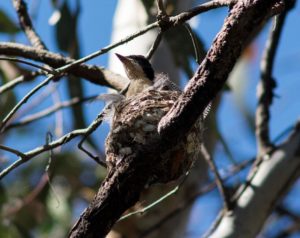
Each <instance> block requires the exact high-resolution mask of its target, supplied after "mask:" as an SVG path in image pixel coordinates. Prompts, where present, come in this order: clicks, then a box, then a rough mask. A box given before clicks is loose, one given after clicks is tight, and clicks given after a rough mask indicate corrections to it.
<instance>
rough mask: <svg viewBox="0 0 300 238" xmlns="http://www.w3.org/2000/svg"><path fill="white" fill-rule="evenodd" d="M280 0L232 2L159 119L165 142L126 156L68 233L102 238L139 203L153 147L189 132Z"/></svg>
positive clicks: (163, 144) (161, 145)
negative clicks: (201, 57)
mask: <svg viewBox="0 0 300 238" xmlns="http://www.w3.org/2000/svg"><path fill="white" fill-rule="evenodd" d="M276 3H278V1H274V0H273V1H267V0H256V1H238V2H237V4H236V5H234V6H233V8H232V9H231V11H230V13H229V16H228V17H227V18H226V20H225V23H224V26H223V27H222V29H221V31H220V32H219V34H218V35H217V37H216V39H215V40H214V42H213V45H212V46H211V48H210V50H209V52H208V54H207V55H206V58H205V59H204V61H203V62H202V64H201V65H200V67H199V68H198V69H197V72H196V73H195V76H194V77H193V79H192V80H191V81H190V83H189V84H188V86H187V87H186V89H185V91H184V93H183V94H182V96H181V97H180V98H179V99H178V101H177V103H175V105H174V107H173V109H171V110H170V111H169V113H168V114H167V115H166V116H165V117H164V118H163V120H162V121H161V123H160V133H161V135H162V140H161V143H159V144H151V142H149V144H148V145H147V148H143V150H141V151H139V152H137V153H136V156H134V157H130V158H126V159H125V160H122V161H121V162H120V164H119V166H118V168H117V169H116V170H115V171H111V172H110V173H109V175H108V176H107V177H106V179H105V181H104V183H102V185H101V187H100V189H99V191H98V194H97V195H96V197H95V198H94V200H93V202H92V203H91V204H90V205H89V207H88V208H87V209H86V211H85V212H84V213H83V214H82V216H81V218H80V219H79V221H78V222H77V224H76V225H75V226H74V228H73V229H72V231H71V233H70V237H104V236H105V235H106V234H107V232H108V231H109V230H110V229H111V227H112V226H113V224H114V223H115V222H116V221H117V220H118V218H119V217H120V215H121V214H122V213H123V212H124V211H125V210H127V209H128V208H129V207H130V206H132V205H133V204H135V203H136V202H137V201H138V199H139V196H140V194H141V192H142V191H143V190H144V187H145V185H146V182H147V181H148V178H149V177H150V176H151V171H152V169H153V166H155V164H159V163H157V161H155V159H154V160H153V157H151V155H152V153H153V151H155V153H160V152H163V151H165V150H166V149H168V147H169V146H171V145H172V144H174V143H176V142H177V141H178V140H179V139H180V136H179V135H181V136H183V135H184V134H185V133H187V131H188V130H189V129H190V128H191V126H192V125H193V123H194V122H195V121H196V120H197V118H198V117H199V116H200V115H201V113H203V111H204V109H205V108H206V107H207V105H208V104H209V102H210V101H211V100H212V99H213V98H214V97H215V96H216V95H217V93H218V92H219V91H220V90H221V89H222V87H223V86H224V83H225V81H226V79H227V76H228V74H229V73H230V71H231V69H232V68H233V66H234V64H235V62H236V60H237V59H238V57H239V56H240V54H241V51H242V49H243V48H244V46H245V44H246V43H247V40H248V38H249V37H251V35H252V34H253V33H254V32H255V30H256V28H257V27H258V26H259V25H260V24H261V23H262V22H263V21H264V20H266V18H267V17H269V16H270V15H271V13H272V7H274V5H275V4H276ZM151 152H152V153H151ZM141 161H143V162H141Z"/></svg>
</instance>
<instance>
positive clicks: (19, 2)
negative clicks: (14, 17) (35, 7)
mask: <svg viewBox="0 0 300 238" xmlns="http://www.w3.org/2000/svg"><path fill="white" fill-rule="evenodd" d="M13 5H14V7H15V9H16V12H17V14H18V17H19V22H20V26H21V28H22V29H23V31H24V32H25V34H26V36H27V38H28V39H29V41H30V43H31V44H32V45H33V46H34V47H35V48H37V49H40V50H47V47H46V45H45V44H44V42H43V41H42V40H41V38H40V37H39V35H38V34H37V33H36V31H35V30H34V27H33V25H32V22H31V19H30V16H29V14H28V12H27V5H26V3H25V2H24V1H23V0H13Z"/></svg>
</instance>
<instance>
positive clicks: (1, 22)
mask: <svg viewBox="0 0 300 238" xmlns="http://www.w3.org/2000/svg"><path fill="white" fill-rule="evenodd" d="M19 31H20V28H19V27H18V26H17V25H16V24H15V23H14V22H13V20H12V19H10V17H9V16H8V15H6V13H5V12H4V11H2V10H0V32H3V33H7V34H16V33H18V32H19Z"/></svg>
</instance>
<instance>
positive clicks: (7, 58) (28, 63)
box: [0, 57, 56, 74]
mask: <svg viewBox="0 0 300 238" xmlns="http://www.w3.org/2000/svg"><path fill="white" fill-rule="evenodd" d="M0 60H8V61H13V62H18V63H22V64H27V65H30V66H32V67H35V68H37V69H40V70H42V71H44V73H46V74H55V73H56V72H55V69H52V68H46V67H43V66H41V65H38V64H34V63H31V62H29V61H27V60H22V59H17V58H11V57H0Z"/></svg>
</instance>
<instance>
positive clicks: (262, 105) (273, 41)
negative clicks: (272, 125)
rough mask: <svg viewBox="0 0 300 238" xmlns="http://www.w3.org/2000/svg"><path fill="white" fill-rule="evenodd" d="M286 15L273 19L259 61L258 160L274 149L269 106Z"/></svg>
mask: <svg viewBox="0 0 300 238" xmlns="http://www.w3.org/2000/svg"><path fill="white" fill-rule="evenodd" d="M286 15H287V12H286V11H284V12H283V13H282V14H280V15H279V16H275V17H274V22H273V26H272V30H271V32H270V36H269V39H268V41H267V44H266V48H265V51H264V53H263V57H262V60H261V80H260V83H259V85H258V105H257V109H256V116H255V123H256V137H257V144H258V158H261V157H262V156H264V155H265V154H267V153H269V152H270V151H271V150H272V148H273V147H274V145H273V144H272V143H271V141H270V133H269V120H270V106H271V104H272V102H273V97H274V92H273V90H274V88H275V87H276V82H275V80H274V78H273V76H272V72H273V68H274V61H275V55H276V51H277V48H278V43H279V38H280V35H281V32H282V29H283V25H284V21H285V17H286Z"/></svg>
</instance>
